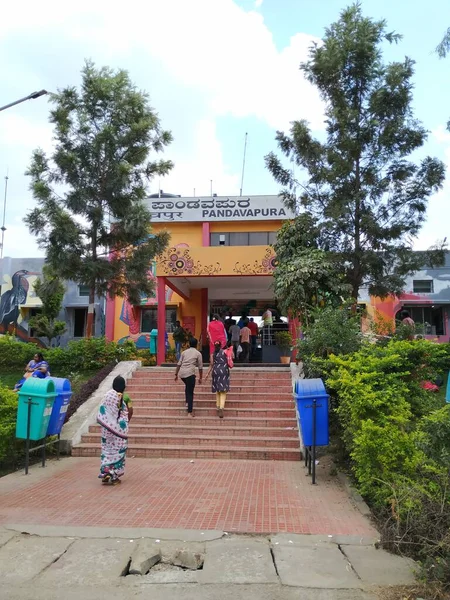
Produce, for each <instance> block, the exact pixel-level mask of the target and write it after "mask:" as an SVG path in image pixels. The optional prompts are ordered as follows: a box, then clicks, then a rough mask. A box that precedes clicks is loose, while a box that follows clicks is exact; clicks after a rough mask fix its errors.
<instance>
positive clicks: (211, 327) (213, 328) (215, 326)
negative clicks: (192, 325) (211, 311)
mask: <svg viewBox="0 0 450 600" xmlns="http://www.w3.org/2000/svg"><path fill="white" fill-rule="evenodd" d="M207 333H208V340H209V354H210V359H211V361H212V355H213V353H214V349H215V344H216V342H220V347H221V348H225V345H226V343H227V332H226V330H225V326H224V324H223V323H222V321H221V320H220V317H219V315H214V316H213V318H212V320H211V321H210V322H209V323H208V329H207Z"/></svg>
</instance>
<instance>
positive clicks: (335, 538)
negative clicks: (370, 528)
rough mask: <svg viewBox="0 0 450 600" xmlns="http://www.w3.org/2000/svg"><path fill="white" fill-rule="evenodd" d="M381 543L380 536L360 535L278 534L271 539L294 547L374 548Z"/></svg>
mask: <svg viewBox="0 0 450 600" xmlns="http://www.w3.org/2000/svg"><path fill="white" fill-rule="evenodd" d="M379 541H380V538H379V536H377V537H374V536H359V535H303V534H299V533H277V534H276V535H272V536H271V538H270V542H271V544H272V545H273V546H274V545H275V546H278V545H284V546H287V545H291V544H293V545H294V546H323V545H324V544H335V545H339V546H344V545H352V546H373V545H374V544H377V543H378V542H379Z"/></svg>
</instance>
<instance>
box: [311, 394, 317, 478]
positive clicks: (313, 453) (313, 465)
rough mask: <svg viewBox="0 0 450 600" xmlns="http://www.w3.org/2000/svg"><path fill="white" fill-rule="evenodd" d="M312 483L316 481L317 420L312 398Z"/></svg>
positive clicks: (314, 403) (315, 404)
mask: <svg viewBox="0 0 450 600" xmlns="http://www.w3.org/2000/svg"><path fill="white" fill-rule="evenodd" d="M312 411H313V414H312V427H313V430H312V443H313V445H312V483H313V485H314V484H315V483H316V420H317V414H316V411H317V400H316V399H314V400H313V405H312Z"/></svg>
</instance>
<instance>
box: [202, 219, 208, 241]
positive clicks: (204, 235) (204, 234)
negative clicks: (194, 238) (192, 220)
mask: <svg viewBox="0 0 450 600" xmlns="http://www.w3.org/2000/svg"><path fill="white" fill-rule="evenodd" d="M202 246H209V223H203V227H202Z"/></svg>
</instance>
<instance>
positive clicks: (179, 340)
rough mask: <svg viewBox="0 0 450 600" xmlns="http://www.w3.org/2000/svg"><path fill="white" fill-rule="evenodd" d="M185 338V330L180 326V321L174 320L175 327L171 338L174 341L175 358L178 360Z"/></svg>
mask: <svg viewBox="0 0 450 600" xmlns="http://www.w3.org/2000/svg"><path fill="white" fill-rule="evenodd" d="M185 338H186V332H185V331H184V329H183V327H181V323H180V321H175V329H174V330H173V340H174V342H175V354H176V357H177V360H180V357H181V348H182V346H183V342H184V340H185Z"/></svg>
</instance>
